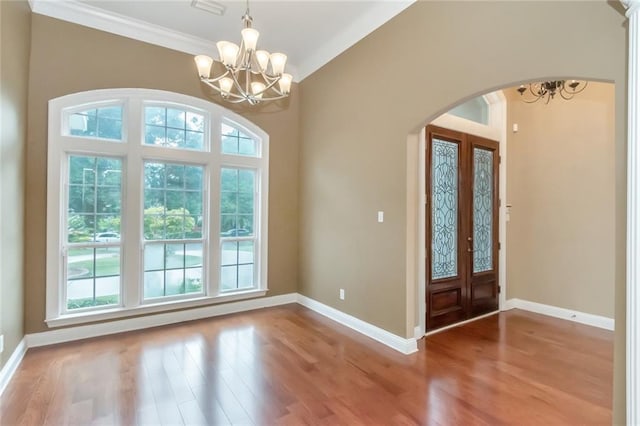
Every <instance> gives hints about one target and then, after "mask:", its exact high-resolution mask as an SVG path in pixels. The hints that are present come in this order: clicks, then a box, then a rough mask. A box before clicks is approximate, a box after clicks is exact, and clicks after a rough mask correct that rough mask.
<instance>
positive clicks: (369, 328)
mask: <svg viewBox="0 0 640 426" xmlns="http://www.w3.org/2000/svg"><path fill="white" fill-rule="evenodd" d="M298 303H299V304H301V305H302V306H305V307H307V308H309V309H311V310H312V311H315V312H317V313H319V314H321V315H324V316H325V317H327V318H329V319H331V320H333V321H335V322H338V323H340V324H342V325H344V326H347V327H349V328H351V329H353V330H355V331H357V332H358V333H360V334H364V335H365V336H367V337H370V338H372V339H373V340H377V341H378V342H380V343H382V344H385V345H387V346H389V347H390V348H392V349H395V350H396V351H398V352H401V353H403V354H406V355H408V354H411V353H414V352H417V351H418V343H417V341H416V339H415V338H411V339H405V338H404V337H400V336H397V335H395V334H393V333H390V332H388V331H387V330H383V329H382V328H380V327H376V326H375V325H373V324H369V323H368V322H365V321H362V320H361V319H358V318H356V317H354V316H351V315H349V314H345V313H344V312H342V311H339V310H337V309H335V308H332V307H331V306H327V305H325V304H324V303H320V302H318V301H316V300H313V299H310V298H308V297H306V296H303V295H301V294H298Z"/></svg>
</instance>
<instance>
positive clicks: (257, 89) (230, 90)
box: [195, 0, 292, 105]
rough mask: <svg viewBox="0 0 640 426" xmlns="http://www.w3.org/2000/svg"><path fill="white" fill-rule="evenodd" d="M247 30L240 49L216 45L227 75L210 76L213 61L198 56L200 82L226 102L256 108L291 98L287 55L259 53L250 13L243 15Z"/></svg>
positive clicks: (227, 44)
mask: <svg viewBox="0 0 640 426" xmlns="http://www.w3.org/2000/svg"><path fill="white" fill-rule="evenodd" d="M242 22H243V23H244V29H243V30H242V31H241V33H242V42H241V43H240V46H238V45H237V44H235V43H232V42H229V41H219V42H218V43H216V46H217V47H218V54H219V55H220V62H222V64H223V65H224V67H225V70H224V72H223V73H222V74H221V75H219V76H217V77H213V78H212V77H211V76H210V74H211V66H212V65H213V59H212V58H211V57H209V56H206V55H198V56H196V57H195V61H196V65H197V67H198V75H199V76H200V81H202V82H203V83H205V84H206V85H207V86H210V87H212V88H213V89H215V90H216V91H217V92H219V93H220V95H221V96H222V98H223V99H225V100H226V101H229V102H232V103H241V102H245V101H246V102H249V103H250V104H251V105H257V104H259V103H260V102H262V101H274V100H276V99H282V98H286V97H287V96H289V93H290V91H291V81H292V76H291V74H287V73H285V72H284V67H285V64H286V63H287V55H285V54H284V53H271V54H269V52H267V51H266V50H256V47H257V44H258V36H259V35H260V33H259V32H258V31H257V30H255V29H254V28H252V27H251V25H252V23H253V18H251V15H249V0H247V11H246V12H245V14H244V16H242Z"/></svg>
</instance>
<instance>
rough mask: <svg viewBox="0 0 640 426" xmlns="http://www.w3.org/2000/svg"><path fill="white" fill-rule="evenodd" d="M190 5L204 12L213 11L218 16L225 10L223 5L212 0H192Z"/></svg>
mask: <svg viewBox="0 0 640 426" xmlns="http://www.w3.org/2000/svg"><path fill="white" fill-rule="evenodd" d="M191 7H195V8H196V9H200V10H204V11H205V12H209V13H213V14H214V15H218V16H222V15H224V12H225V10H227V8H226V7H225V5H223V4H220V3H218V2H217V1H213V0H192V1H191Z"/></svg>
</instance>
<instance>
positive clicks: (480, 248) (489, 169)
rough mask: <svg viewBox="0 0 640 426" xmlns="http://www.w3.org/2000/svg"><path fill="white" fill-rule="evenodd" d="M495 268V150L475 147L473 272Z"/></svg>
mask: <svg viewBox="0 0 640 426" xmlns="http://www.w3.org/2000/svg"><path fill="white" fill-rule="evenodd" d="M492 269H493V152H492V151H489V150H486V149H481V148H474V149H473V272H474V273H478V272H484V271H490V270H492Z"/></svg>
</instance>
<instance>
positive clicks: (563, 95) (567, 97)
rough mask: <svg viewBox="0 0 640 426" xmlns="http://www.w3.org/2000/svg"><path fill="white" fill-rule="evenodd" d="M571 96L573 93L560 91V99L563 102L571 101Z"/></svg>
mask: <svg viewBox="0 0 640 426" xmlns="http://www.w3.org/2000/svg"><path fill="white" fill-rule="evenodd" d="M573 95H574V93H573V92H567V91H566V90H561V91H560V97H561V98H562V99H564V100H565V101H570V100H571V99H573Z"/></svg>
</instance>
